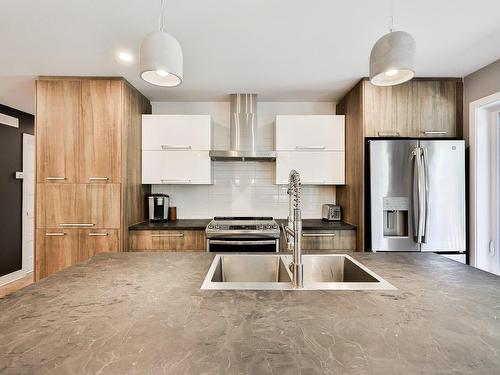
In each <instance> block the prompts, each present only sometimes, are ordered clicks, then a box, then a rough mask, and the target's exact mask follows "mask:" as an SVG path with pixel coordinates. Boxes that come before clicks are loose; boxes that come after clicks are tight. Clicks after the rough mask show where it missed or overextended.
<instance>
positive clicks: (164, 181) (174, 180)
mask: <svg viewBox="0 0 500 375" xmlns="http://www.w3.org/2000/svg"><path fill="white" fill-rule="evenodd" d="M160 182H161V183H162V184H168V183H182V184H190V183H191V180H176V179H162V180H160Z"/></svg>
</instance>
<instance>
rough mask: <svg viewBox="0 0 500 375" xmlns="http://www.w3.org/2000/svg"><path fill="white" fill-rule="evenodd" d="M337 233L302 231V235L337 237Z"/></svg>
mask: <svg viewBox="0 0 500 375" xmlns="http://www.w3.org/2000/svg"><path fill="white" fill-rule="evenodd" d="M335 236H336V234H335V233H302V237H335Z"/></svg>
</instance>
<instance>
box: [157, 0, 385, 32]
mask: <svg viewBox="0 0 500 375" xmlns="http://www.w3.org/2000/svg"><path fill="white" fill-rule="evenodd" d="M162 1H163V0H162ZM390 12H391V15H390V17H389V30H390V31H391V33H392V32H393V31H394V5H393V0H390Z"/></svg>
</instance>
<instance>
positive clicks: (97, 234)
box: [89, 232, 109, 237]
mask: <svg viewBox="0 0 500 375" xmlns="http://www.w3.org/2000/svg"><path fill="white" fill-rule="evenodd" d="M89 236H93V237H106V236H109V233H92V232H91V233H89Z"/></svg>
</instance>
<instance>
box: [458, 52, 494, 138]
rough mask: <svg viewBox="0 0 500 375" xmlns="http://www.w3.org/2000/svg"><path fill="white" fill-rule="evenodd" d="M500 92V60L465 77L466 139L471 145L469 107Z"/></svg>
mask: <svg viewBox="0 0 500 375" xmlns="http://www.w3.org/2000/svg"><path fill="white" fill-rule="evenodd" d="M498 91H500V60H497V61H495V62H494V63H491V64H489V65H486V66H485V67H484V68H481V69H479V70H477V71H475V72H474V73H471V74H469V75H468V76H466V77H464V138H465V140H466V141H467V144H468V143H469V105H470V103H471V102H473V101H475V100H478V99H481V98H484V97H485V96H488V95H491V94H494V93H496V92H498Z"/></svg>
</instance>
